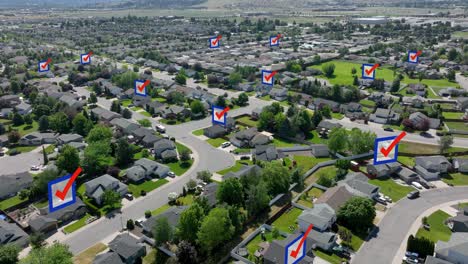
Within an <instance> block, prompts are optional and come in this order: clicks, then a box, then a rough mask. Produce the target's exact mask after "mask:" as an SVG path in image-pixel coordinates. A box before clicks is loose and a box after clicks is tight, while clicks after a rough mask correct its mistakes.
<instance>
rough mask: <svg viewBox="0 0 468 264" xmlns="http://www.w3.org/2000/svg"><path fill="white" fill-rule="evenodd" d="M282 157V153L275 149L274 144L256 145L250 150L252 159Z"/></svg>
mask: <svg viewBox="0 0 468 264" xmlns="http://www.w3.org/2000/svg"><path fill="white" fill-rule="evenodd" d="M282 158H284V154H283V153H282V152H280V151H278V150H277V149H276V147H275V146H274V145H258V146H255V149H253V150H252V159H255V160H262V161H273V160H277V159H282Z"/></svg>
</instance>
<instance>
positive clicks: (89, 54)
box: [83, 51, 93, 61]
mask: <svg viewBox="0 0 468 264" xmlns="http://www.w3.org/2000/svg"><path fill="white" fill-rule="evenodd" d="M91 55H93V52H92V51H90V52H89V53H88V55H86V57H84V58H83V60H84V61H88V60H89V57H91Z"/></svg>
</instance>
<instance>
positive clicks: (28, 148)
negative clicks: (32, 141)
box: [7, 146, 38, 155]
mask: <svg viewBox="0 0 468 264" xmlns="http://www.w3.org/2000/svg"><path fill="white" fill-rule="evenodd" d="M36 148H38V146H16V147H13V148H11V149H9V150H8V151H7V154H8V155H9V154H10V153H11V151H12V150H14V149H16V150H17V151H19V152H20V153H25V152H30V151H32V150H34V149H36Z"/></svg>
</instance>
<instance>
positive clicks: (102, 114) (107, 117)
mask: <svg viewBox="0 0 468 264" xmlns="http://www.w3.org/2000/svg"><path fill="white" fill-rule="evenodd" d="M91 113H92V114H94V115H96V116H97V117H98V118H99V120H100V121H103V122H104V123H108V124H109V123H110V121H112V120H113V119H114V118H119V117H121V115H120V114H118V113H115V112H112V111H109V110H107V109H104V108H101V107H96V108H93V109H91Z"/></svg>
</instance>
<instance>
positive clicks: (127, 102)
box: [120, 99, 132, 107]
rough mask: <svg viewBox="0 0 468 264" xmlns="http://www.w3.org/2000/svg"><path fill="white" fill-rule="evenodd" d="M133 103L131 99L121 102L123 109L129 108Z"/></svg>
mask: <svg viewBox="0 0 468 264" xmlns="http://www.w3.org/2000/svg"><path fill="white" fill-rule="evenodd" d="M131 103H132V100H130V99H124V100H120V104H122V106H123V107H128V106H129V105H130V104H131Z"/></svg>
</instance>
